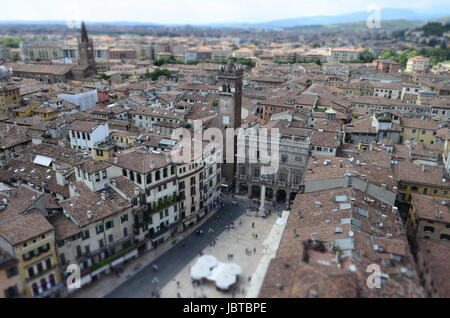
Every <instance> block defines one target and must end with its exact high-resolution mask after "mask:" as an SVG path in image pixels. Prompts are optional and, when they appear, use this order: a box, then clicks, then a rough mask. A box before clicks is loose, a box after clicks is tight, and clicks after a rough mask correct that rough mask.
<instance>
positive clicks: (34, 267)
mask: <svg viewBox="0 0 450 318" xmlns="http://www.w3.org/2000/svg"><path fill="white" fill-rule="evenodd" d="M14 248H15V252H16V255H17V258H18V260H19V272H20V276H21V277H23V278H24V282H25V286H24V287H25V293H26V296H27V297H30V298H32V297H40V296H42V295H43V294H44V293H45V292H48V291H50V290H51V289H52V288H55V287H56V286H57V285H59V284H60V283H61V275H60V272H59V265H58V264H59V262H58V257H57V252H56V246H55V234H54V231H53V230H52V231H50V232H47V233H43V234H41V235H40V236H37V237H34V238H32V239H30V240H28V241H26V242H22V243H20V244H18V245H16V246H15V247H14Z"/></svg>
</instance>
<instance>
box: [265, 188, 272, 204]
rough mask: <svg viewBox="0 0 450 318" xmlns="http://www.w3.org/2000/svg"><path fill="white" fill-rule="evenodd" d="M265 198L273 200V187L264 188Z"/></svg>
mask: <svg viewBox="0 0 450 318" xmlns="http://www.w3.org/2000/svg"><path fill="white" fill-rule="evenodd" d="M266 200H268V201H272V200H273V189H272V188H266Z"/></svg>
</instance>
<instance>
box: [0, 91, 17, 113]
mask: <svg viewBox="0 0 450 318" xmlns="http://www.w3.org/2000/svg"><path fill="white" fill-rule="evenodd" d="M20 103H21V97H20V89H19V87H17V86H15V85H10V84H7V85H1V84H0V111H2V112H7V111H8V105H20Z"/></svg>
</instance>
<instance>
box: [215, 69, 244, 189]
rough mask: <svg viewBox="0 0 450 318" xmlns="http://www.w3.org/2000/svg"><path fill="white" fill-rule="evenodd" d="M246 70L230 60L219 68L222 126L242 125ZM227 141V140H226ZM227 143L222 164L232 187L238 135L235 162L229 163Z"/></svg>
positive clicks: (235, 142)
mask: <svg viewBox="0 0 450 318" xmlns="http://www.w3.org/2000/svg"><path fill="white" fill-rule="evenodd" d="M243 75H244V71H243V69H242V66H240V65H235V64H234V63H233V62H229V63H228V64H227V65H222V66H220V69H219V77H218V79H219V83H218V86H219V87H218V89H219V105H218V111H219V114H220V115H221V116H220V117H221V118H222V127H223V128H224V137H225V130H226V129H227V128H233V129H237V128H240V127H241V117H242V115H241V113H242V110H241V109H242V78H243ZM224 142H225V140H224ZM225 145H226V143H224V149H223V154H224V164H223V165H222V176H223V177H224V178H225V180H226V182H227V184H228V185H229V186H230V187H233V186H234V182H235V180H236V167H237V158H236V154H237V136H235V137H234V162H233V163H227V162H226V158H227V154H226V147H225Z"/></svg>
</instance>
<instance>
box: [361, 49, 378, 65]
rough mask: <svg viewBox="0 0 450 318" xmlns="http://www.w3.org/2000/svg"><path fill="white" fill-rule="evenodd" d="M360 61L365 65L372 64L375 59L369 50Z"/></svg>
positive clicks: (364, 52) (362, 54) (365, 51)
mask: <svg viewBox="0 0 450 318" xmlns="http://www.w3.org/2000/svg"><path fill="white" fill-rule="evenodd" d="M359 59H360V60H361V61H362V62H363V63H372V61H373V60H374V59H375V57H374V56H373V54H372V53H370V52H369V50H364V51H363V52H362V53H361V54H360V55H359Z"/></svg>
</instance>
